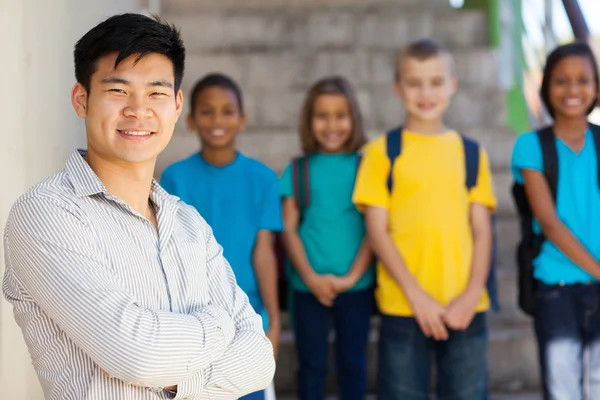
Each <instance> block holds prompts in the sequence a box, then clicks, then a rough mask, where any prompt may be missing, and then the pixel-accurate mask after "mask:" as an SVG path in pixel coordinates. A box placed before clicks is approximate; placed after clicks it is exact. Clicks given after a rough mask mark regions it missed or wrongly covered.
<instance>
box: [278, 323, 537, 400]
mask: <svg viewBox="0 0 600 400" xmlns="http://www.w3.org/2000/svg"><path fill="white" fill-rule="evenodd" d="M333 340H334V339H333V335H332V336H331V337H330V342H331V343H332V344H333ZM377 340H378V332H377V330H376V329H373V330H372V332H371V336H370V340H369V346H368V350H367V354H368V368H367V371H368V387H369V390H370V391H371V392H374V391H375V390H376V373H377V361H376V359H377ZM488 354H489V359H490V360H494V361H493V362H490V363H489V370H490V390H492V391H493V392H499V393H510V392H522V391H531V392H535V391H537V390H539V374H538V364H537V350H536V344H535V339H534V336H533V332H532V329H531V326H529V325H522V326H514V327H497V326H493V325H492V324H490V346H489V352H488ZM331 355H333V346H331V350H330V366H333V365H334V364H333V357H331ZM330 371H333V367H330ZM275 387H276V388H277V392H278V393H282V394H290V393H295V390H296V353H295V345H294V338H293V333H292V332H291V331H289V330H287V331H284V332H282V336H281V340H280V348H279V360H278V363H277V370H276V373H275ZM327 388H328V392H329V393H335V380H334V377H333V373H331V374H330V376H329V377H328V381H327Z"/></svg>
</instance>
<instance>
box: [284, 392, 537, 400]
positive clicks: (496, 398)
mask: <svg viewBox="0 0 600 400" xmlns="http://www.w3.org/2000/svg"><path fill="white" fill-rule="evenodd" d="M541 398H542V397H541V394H539V393H492V394H491V395H490V400H540V399H541ZM296 399H297V397H296V396H285V395H284V396H277V400H296ZM327 400H337V397H335V396H329V397H327ZM365 400H377V396H376V395H374V394H369V395H367V397H366V398H365ZM432 400H433V396H432Z"/></svg>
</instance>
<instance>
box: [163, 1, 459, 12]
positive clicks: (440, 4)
mask: <svg viewBox="0 0 600 400" xmlns="http://www.w3.org/2000/svg"><path fill="white" fill-rule="evenodd" d="M365 5H368V6H376V5H380V6H393V7H403V8H417V7H418V8H423V7H426V8H430V9H435V10H439V9H440V8H445V9H449V8H450V4H449V2H448V1H447V0H368V1H366V0H243V1H242V0H219V1H215V0H163V1H162V10H163V12H168V13H187V12H197V11H207V10H209V11H210V10H224V9H226V10H233V9H235V10H240V9H253V10H256V9H265V8H281V7H286V8H291V7H293V8H295V9H305V8H310V7H332V6H358V7H364V6H365Z"/></svg>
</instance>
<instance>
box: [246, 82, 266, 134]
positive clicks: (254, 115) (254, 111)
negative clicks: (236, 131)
mask: <svg viewBox="0 0 600 400" xmlns="http://www.w3.org/2000/svg"><path fill="white" fill-rule="evenodd" d="M243 96H244V97H243V99H244V113H245V114H246V127H247V129H249V130H254V129H260V121H259V115H258V107H259V104H260V101H261V97H262V96H261V94H260V91H255V90H248V89H244V93H243Z"/></svg>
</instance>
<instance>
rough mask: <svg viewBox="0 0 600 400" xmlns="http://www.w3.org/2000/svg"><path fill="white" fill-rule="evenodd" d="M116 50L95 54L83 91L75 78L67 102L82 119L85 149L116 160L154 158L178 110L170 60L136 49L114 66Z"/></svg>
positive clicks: (179, 101)
mask: <svg viewBox="0 0 600 400" xmlns="http://www.w3.org/2000/svg"><path fill="white" fill-rule="evenodd" d="M116 57H117V54H116V53H115V54H111V55H107V56H104V57H102V58H100V59H99V60H98V61H97V62H96V72H95V73H94V74H93V75H92V79H91V84H90V91H89V93H88V92H87V91H86V90H85V88H84V87H83V86H82V85H81V84H79V83H77V84H76V85H75V87H74V88H73V91H72V102H73V107H74V108H75V111H76V112H77V115H79V116H80V117H81V118H84V119H85V125H86V133H87V141H88V152H89V153H91V154H94V156H96V157H99V158H101V159H103V160H105V161H108V162H112V163H118V164H132V163H136V164H138V163H152V164H153V163H154V162H155V161H156V157H157V156H158V154H159V153H160V152H161V151H163V150H164V148H165V147H166V146H167V144H168V143H169V140H170V139H171V136H172V135H173V130H174V128H175V123H176V122H177V119H178V118H179V115H180V114H181V110H182V105H183V96H182V93H181V91H179V92H177V93H175V91H174V83H175V77H174V74H173V63H172V62H171V61H170V60H169V59H168V58H167V57H165V56H163V55H160V54H150V55H148V56H146V57H144V58H142V59H140V60H139V61H138V62H137V63H135V60H136V58H137V55H134V56H131V57H129V58H127V59H125V60H123V61H122V62H121V63H120V64H119V66H118V67H117V68H116V69H114V64H115V60H116Z"/></svg>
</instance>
